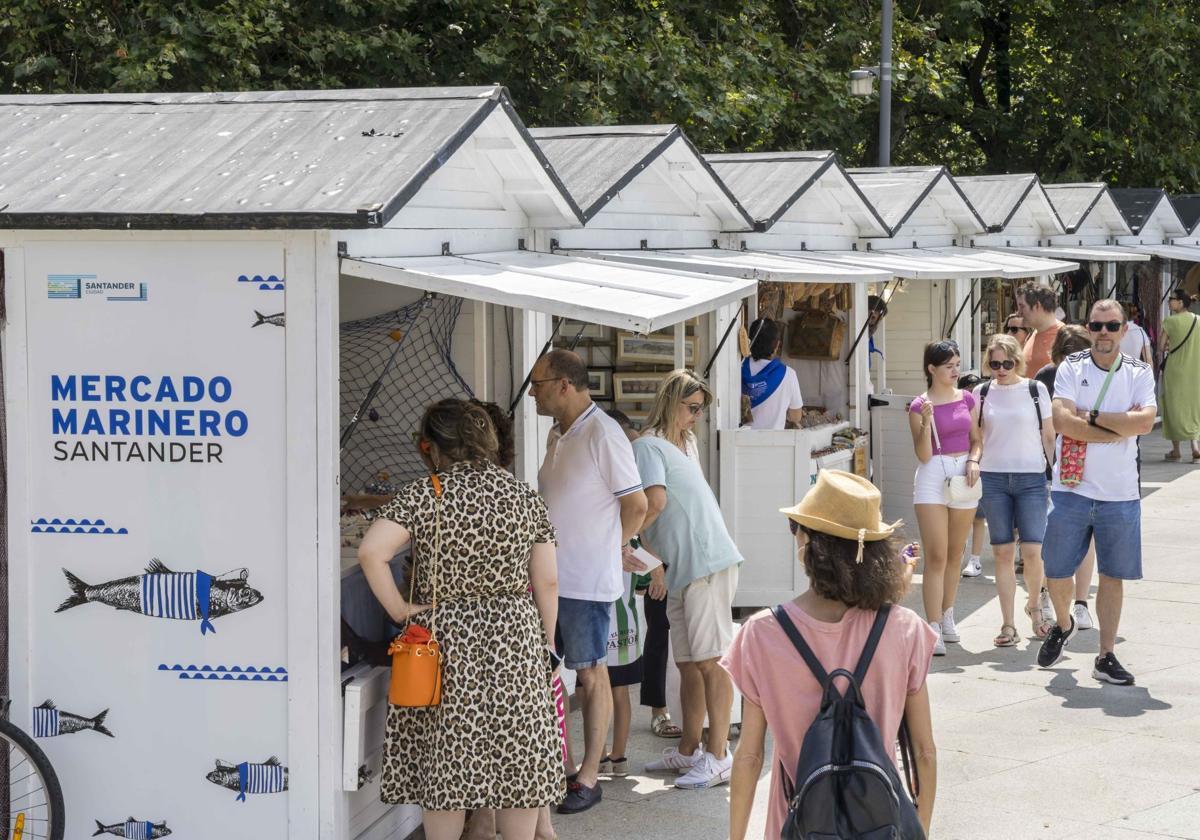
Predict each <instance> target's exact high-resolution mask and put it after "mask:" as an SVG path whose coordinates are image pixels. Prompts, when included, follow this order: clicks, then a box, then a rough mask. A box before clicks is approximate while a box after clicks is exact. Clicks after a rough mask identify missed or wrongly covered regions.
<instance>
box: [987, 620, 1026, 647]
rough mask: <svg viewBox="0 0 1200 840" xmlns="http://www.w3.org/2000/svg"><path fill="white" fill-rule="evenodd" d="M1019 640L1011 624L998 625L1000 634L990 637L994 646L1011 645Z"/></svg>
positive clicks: (1015, 629)
mask: <svg viewBox="0 0 1200 840" xmlns="http://www.w3.org/2000/svg"><path fill="white" fill-rule="evenodd" d="M1020 640H1021V637H1020V636H1019V635H1017V628H1016V627H1013V626H1012V625H1011V624H1001V625H1000V635H998V636H996V638H994V639H992V644H993V645H995V646H996V647H1012V646H1014V645H1015V644H1016V643H1017V642H1019V641H1020Z"/></svg>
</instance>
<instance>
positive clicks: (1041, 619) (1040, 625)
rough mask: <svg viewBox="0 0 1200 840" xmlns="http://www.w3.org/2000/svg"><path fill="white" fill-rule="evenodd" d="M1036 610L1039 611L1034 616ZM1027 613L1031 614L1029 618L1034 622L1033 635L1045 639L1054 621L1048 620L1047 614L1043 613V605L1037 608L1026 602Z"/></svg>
mask: <svg viewBox="0 0 1200 840" xmlns="http://www.w3.org/2000/svg"><path fill="white" fill-rule="evenodd" d="M1035 612H1036V613H1037V617H1036V618H1035V617H1034V613H1035ZM1025 615H1027V616H1029V620H1030V621H1032V622H1033V635H1034V636H1035V637H1036V638H1038V639H1045V638H1046V634H1047V633H1049V632H1050V626H1051V625H1052V624H1053V623H1054V622H1052V621H1047V620H1046V616H1045V615H1044V614H1043V613H1042V608H1041V607H1038V608H1037V609H1036V610H1035V609H1033V608H1031V607H1030V606H1029V605H1028V604H1026V605H1025ZM1001 629H1003V628H1001Z"/></svg>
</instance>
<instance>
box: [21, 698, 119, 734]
mask: <svg viewBox="0 0 1200 840" xmlns="http://www.w3.org/2000/svg"><path fill="white" fill-rule="evenodd" d="M106 717H108V709H105V710H104V711H103V712H101V713H100V714H98V715H96V716H95V717H90V718H86V717H82V716H80V715H73V714H71V713H70V712H62V711H59V710H58V708H56V707H55V705H54V703H52V702H51V701H49V700H47V701H46V702H45V703H43V704H42V705H40V706H36V707H34V710H33V737H34V738H56V737H58V736H59V735H71V734H74V733H76V732H82V731H83V730H85V729H92V730H94V731H96V732H99V733H100V734H101V735H107V736H108V737H109V738H115V737H117V736H116V735H113V734H112V733H111V732H109V731H108V729H107V728H106V727H105V726H104V719H105V718H106Z"/></svg>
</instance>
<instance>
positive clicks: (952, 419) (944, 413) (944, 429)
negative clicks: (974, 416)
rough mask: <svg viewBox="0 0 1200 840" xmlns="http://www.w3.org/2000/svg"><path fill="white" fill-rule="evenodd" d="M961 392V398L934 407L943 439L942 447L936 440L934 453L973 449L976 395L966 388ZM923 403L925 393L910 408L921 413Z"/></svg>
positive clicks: (935, 421)
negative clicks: (972, 418) (972, 436)
mask: <svg viewBox="0 0 1200 840" xmlns="http://www.w3.org/2000/svg"><path fill="white" fill-rule="evenodd" d="M961 393H962V397H961V398H960V399H957V400H955V401H954V402H949V403H942V404H941V405H935V406H934V407H933V423H934V425H935V426H937V433H938V438H940V439H941V441H942V448H941V449H938V445H937V442H936V441H934V444H933V454H934V455H941V454H942V453H943V452H967V451H969V450H970V449H971V411H972V410H973V409H974V408H975V395H974V394H972V393H971V392H970V391H967V390H965V389H964V390H963V391H962V392H961ZM923 405H925V395H924V394H922V395H921V396H919V397H917V398H916V399H915V400H913V401H912V402H911V403H910V404H909V406H908V410H909V411H910V412H911V413H913V414H920V413H921V406H923ZM931 439H932V438H931Z"/></svg>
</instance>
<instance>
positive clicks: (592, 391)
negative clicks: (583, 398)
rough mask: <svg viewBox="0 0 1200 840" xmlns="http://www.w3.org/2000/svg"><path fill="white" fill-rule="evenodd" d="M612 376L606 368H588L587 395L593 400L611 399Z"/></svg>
mask: <svg viewBox="0 0 1200 840" xmlns="http://www.w3.org/2000/svg"><path fill="white" fill-rule="evenodd" d="M612 376H613V374H612V371H611V370H610V369H608V368H588V396H590V397H591V398H592V399H594V400H611V399H612V388H613V381H612Z"/></svg>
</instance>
